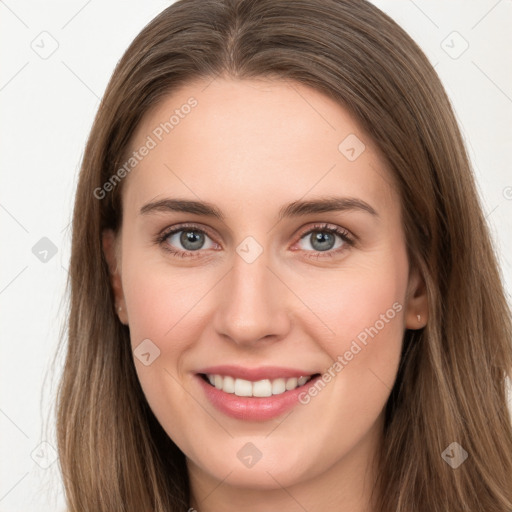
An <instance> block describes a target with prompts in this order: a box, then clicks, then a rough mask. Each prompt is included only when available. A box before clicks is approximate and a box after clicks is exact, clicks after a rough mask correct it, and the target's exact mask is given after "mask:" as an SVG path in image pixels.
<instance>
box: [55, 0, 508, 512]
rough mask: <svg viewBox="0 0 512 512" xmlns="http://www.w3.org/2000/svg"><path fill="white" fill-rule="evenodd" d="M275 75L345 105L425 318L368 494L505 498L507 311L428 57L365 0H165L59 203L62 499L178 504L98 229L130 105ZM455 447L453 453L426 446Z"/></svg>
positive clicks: (463, 502) (111, 217)
mask: <svg viewBox="0 0 512 512" xmlns="http://www.w3.org/2000/svg"><path fill="white" fill-rule="evenodd" d="M219 75H225V76H228V77H232V78H235V79H244V78H254V77H274V78H275V77H277V78H282V79H287V80H292V81H296V82H299V83H302V84H305V85H308V86H310V87H312V88H314V89H316V90H318V91H320V92H322V93H324V94H326V95H328V96H329V97H330V98H332V99H334V100H335V101H337V102H338V103H339V104H341V105H342V106H344V107H345V108H346V109H348V111H349V112H350V113H351V114H352V115H353V116H354V117H355V118H356V119H357V120H358V122H359V123H361V125H362V127H363V128H364V129H365V130H366V131H367V133H368V134H369V135H370V136H371V137H372V138H373V140H374V142H375V143H376V144H377V146H378V147H379V149H380V150H381V152H382V155H383V157H384V158H386V159H387V161H388V163H389V166H390V168H391V169H392V171H393V173H394V177H395V179H396V184H397V187H398V191H399V194H400V197H401V203H402V217H403V228H404V231H405V234H406V240H407V248H408V254H409V258H410V263H411V265H413V266H416V267H417V268H418V269H419V270H420V271H421V273H422V275H423V277H424V280H425V284H426V288H427V293H428V300H429V320H428V325H427V326H426V327H425V328H424V329H422V330H419V331H409V330H406V331H405V335H404V340H403V353H402V359H401V364H400V369H399V372H398V377H397V380H396V383H395V385H394V388H393V390H392V392H391V395H390V398H389V400H388V403H387V406H386V421H385V429H384V438H383V439H384V442H383V445H382V452H381V453H380V454H379V461H380V468H379V475H380V476H379V481H378V486H377V487H376V492H377V494H378V500H377V501H378V510H379V512H391V511H392V512H413V511H423V510H424V511H429V512H437V511H439V512H441V511H442V512H446V511H448V510H449V511H450V512H453V511H462V510H467V511H474V512H476V511H485V512H494V511H495V512H509V511H510V510H512V478H511V475H512V427H511V421H510V417H509V414H508V410H507V404H506V382H507V380H506V379H507V376H510V371H511V369H512V346H511V340H512V321H511V314H510V309H509V307H508V305H507V302H506V299H505V295H504V291H503V288H502V281H501V276H500V273H499V267H498V264H497V258H496V256H495V253H494V252H493V248H492V245H491V241H490V236H489V233H488V228H487V226H486V223H485V219H484V216H483V214H482V208H481V205H480V202H479V198H478V195H477V192H476V188H475V183H474V178H473V175H472V172H471V168H470V163H469V161H468V157H467V153H466V150H465V147H464V143H463V140H462V138H461V134H460V131H459V128H458V126H457V123H456V120H455V116H454V114H453V111H452V108H451V106H450V102H449V100H448V98H447V95H446V93H445V91H444V89H443V87H442V85H441V82H440V80H439V78H438V76H437V75H436V73H435V71H434V69H433V68H432V66H431V65H430V63H429V61H428V60H427V58H426V57H425V55H424V54H423V53H422V51H421V50H420V49H419V47H418V46H417V45H416V44H415V43H414V42H413V41H412V39H411V38H410V37H409V36H408V35H407V34H406V33H405V32H404V30H402V29H401V28H400V27H399V26H398V25H397V24H396V23H395V22H394V21H393V20H392V19H390V18H389V17H388V16H386V15H385V14H384V13H382V12H381V11H380V10H379V9H377V8H376V7H374V6H373V5H372V4H370V3H369V2H367V1H365V0H358V1H354V0H294V1H293V2H290V1H285V0H240V1H236V0H180V1H178V2H176V3H175V4H173V5H171V6H170V7H168V8H167V9H165V10H164V11H163V12H162V13H161V14H160V15H158V16H157V17H156V18H155V19H154V20H153V21H152V22H151V23H149V24H148V25H147V26H146V27H145V28H144V29H143V30H142V32H141V33H140V34H139V35H138V36H137V38H136V39H135V40H134V41H133V43H132V44H131V45H130V47H129V48H128V50H127V51H126V53H125V54H124V56H123V57H122V59H121V60H120V62H119V63H118V65H117V67H116V69H115V71H114V73H113V75H112V78H111V80H110V83H109V85H108V87H107V90H106V92H105V95H104V97H103V100H102V103H101V105H100V107H99V110H98V113H97V115H96V119H95V121H94V125H93V127H92V130H91V133H90V137H89V140H88V143H87V147H86V150H85V153H84V157H83V162H82V167H81V171H80V178H79V183H78V189H77V192H76V201H75V208H74V218H73V239H72V255H71V264H70V270H69V285H70V296H71V300H70V311H69V322H68V325H67V331H68V332H67V340H66V359H65V367H64V372H63V376H62V380H61V383H60V388H59V395H58V403H57V436H58V451H59V456H60V464H61V469H62V473H63V478H64V486H65V490H66V498H67V503H68V507H69V510H70V511H71V512H86V511H91V512H93V511H94V512H101V511H105V512H106V511H108V512H111V511H121V510H123V511H137V512H141V511H150V510H151V511H156V512H164V511H166V512H170V511H175V510H185V509H187V508H188V503H189V501H188V500H189V488H188V478H187V472H186V467H185V458H184V455H183V454H182V452H181V451H180V450H179V449H178V448H177V447H176V445H175V444H174V443H173V442H172V440H171V439H169V437H168V436H167V434H166V433H165V432H164V430H163V429H162V427H161V426H160V425H159V423H158V421H157V420H156V418H155V417H154V415H153V414H152V412H151V410H150V408H149V406H148V404H147V402H146V399H145V397H144V394H143V392H142V389H141V387H140V385H139V382H138V379H137V375H136V372H135V367H134V363H133V358H132V353H131V347H130V341H129V331H128V328H127V327H125V326H123V325H122V324H121V323H120V322H119V321H118V319H117V317H116V315H115V311H114V306H113V295H112V290H111V288H110V284H109V270H108V266H107V264H106V261H105V259H104V256H103V253H102V244H101V234H102V231H103V230H104V229H106V228H112V229H114V230H117V229H118V228H119V226H120V224H121V199H120V198H121V196H120V192H121V189H122V182H121V183H119V185H118V186H115V187H113V190H112V191H110V192H109V193H108V194H106V196H105V197H104V198H103V199H97V198H96V197H95V195H94V190H97V189H98V188H101V187H102V186H103V184H104V183H106V182H107V181H108V180H109V178H111V177H112V175H113V174H114V173H115V171H116V170H117V169H118V168H119V166H121V165H122V162H123V160H122V158H123V155H124V154H125V152H126V150H127V148H128V145H129V143H130V139H131V136H132V135H133V133H134V130H135V129H136V127H137V126H138V124H139V122H140V121H141V119H142V117H143V116H144V115H145V113H147V112H148V109H150V108H152V107H154V106H155V105H157V104H158V102H159V101H160V100H162V99H163V97H164V96H166V95H168V94H169V93H171V92H172V91H173V90H175V89H176V88H178V87H180V86H182V85H186V84H187V83H190V82H191V81H193V80H196V79H200V78H206V79H211V80H212V79H214V78H215V77H216V76H219ZM452 442H457V443H458V444H459V445H461V446H462V448H463V449H464V450H465V451H466V452H467V453H468V458H467V460H466V461H465V462H464V463H463V464H462V465H460V466H459V467H458V468H457V469H454V468H452V467H451V466H450V465H449V464H447V463H446V462H445V460H443V457H442V452H443V451H444V450H445V449H446V448H447V447H448V446H449V445H450V444H451V443H452Z"/></svg>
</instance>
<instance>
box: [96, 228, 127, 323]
mask: <svg viewBox="0 0 512 512" xmlns="http://www.w3.org/2000/svg"><path fill="white" fill-rule="evenodd" d="M102 246H103V254H104V256H105V259H106V261H107V264H108V268H109V276H110V285H111V286H112V291H113V294H114V300H115V310H116V313H117V316H118V317H119V320H120V321H121V323H123V324H125V325H127V324H128V318H127V315H126V306H125V300H124V293H123V285H122V281H121V272H120V268H121V265H120V255H119V252H118V250H117V237H116V234H115V233H114V231H113V230H112V229H106V230H104V231H103V233H102Z"/></svg>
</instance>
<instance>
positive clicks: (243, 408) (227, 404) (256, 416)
mask: <svg viewBox="0 0 512 512" xmlns="http://www.w3.org/2000/svg"><path fill="white" fill-rule="evenodd" d="M228 368H231V369H232V368H235V367H220V366H219V367H215V368H206V369H204V370H202V371H201V372H200V373H209V374H217V375H230V376H233V377H235V378H237V377H238V378H241V379H242V378H245V379H247V380H252V381H257V380H263V379H265V378H268V379H275V378H279V377H300V376H309V375H311V373H308V372H303V373H300V372H297V371H296V370H288V372H289V373H288V375H286V374H285V373H283V371H282V369H277V370H279V372H280V373H277V374H276V373H275V370H276V368H265V369H263V368H262V369H256V370H248V369H245V370H243V371H242V372H241V371H239V370H242V369H241V368H236V370H237V371H236V372H234V371H233V370H227V369H228ZM242 375H245V377H242ZM249 375H251V377H250V378H249ZM253 375H256V376H255V377H253ZM262 375H263V377H262ZM270 375H271V376H270ZM275 375H277V376H275ZM196 377H197V380H198V382H199V385H200V386H201V387H202V389H203V391H204V393H205V395H206V397H207V398H208V400H209V401H210V402H211V403H212V405H213V406H214V407H215V408H216V409H217V410H219V411H220V412H222V413H224V414H226V415H227V416H230V417H232V418H235V419H238V420H245V421H267V420H270V419H273V418H277V417H278V416H280V415H282V414H284V413H285V412H287V411H289V410H290V409H292V408H293V407H294V406H295V405H297V404H298V403H299V395H300V394H301V393H307V390H308V388H309V387H310V386H313V385H314V384H315V383H316V381H317V380H318V379H319V378H321V376H320V375H318V376H317V377H315V378H313V379H311V380H310V381H309V382H307V383H306V384H304V385H303V386H300V387H298V388H296V389H294V390H292V391H285V392H284V393H281V394H280V395H273V396H269V397H242V396H237V395H235V394H234V393H225V392H224V391H221V390H219V389H217V388H216V387H214V386H212V385H211V384H210V383H208V382H206V381H205V380H204V379H203V378H202V377H201V376H200V375H199V374H197V375H196Z"/></svg>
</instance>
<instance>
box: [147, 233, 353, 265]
mask: <svg viewBox="0 0 512 512" xmlns="http://www.w3.org/2000/svg"><path fill="white" fill-rule="evenodd" d="M156 242H157V243H158V244H159V245H161V246H162V248H163V249H164V250H166V251H168V252H170V253H171V254H173V255H174V256H178V257H181V258H189V257H195V256H198V255H196V254H194V253H199V252H200V251H201V250H202V249H204V250H207V249H218V248H219V247H220V246H219V244H217V243H216V242H214V241H213V240H212V238H211V237H210V236H209V235H208V233H207V231H206V230H204V229H202V228H199V227H198V226H197V225H195V224H191V225H183V224H181V225H179V226H175V227H173V228H170V229H167V230H165V231H163V232H162V233H161V234H160V235H158V236H157V238H156ZM354 242H355V240H354V238H352V236H351V235H350V233H349V232H348V231H347V230H345V229H343V228H340V227H338V226H331V225H329V224H319V225H315V226H313V228H310V229H309V230H308V231H306V232H303V233H302V234H301V237H300V240H299V242H298V244H299V246H300V247H299V249H300V250H303V251H304V252H306V253H313V254H309V255H308V256H307V257H309V258H317V259H318V258H325V257H327V258H330V257H333V256H336V255H338V254H340V253H341V252H344V251H345V250H347V249H348V248H349V247H351V246H353V245H354ZM308 244H310V245H311V247H312V249H308V248H307V247H304V245H306V246H307V245H308ZM292 250H297V249H292Z"/></svg>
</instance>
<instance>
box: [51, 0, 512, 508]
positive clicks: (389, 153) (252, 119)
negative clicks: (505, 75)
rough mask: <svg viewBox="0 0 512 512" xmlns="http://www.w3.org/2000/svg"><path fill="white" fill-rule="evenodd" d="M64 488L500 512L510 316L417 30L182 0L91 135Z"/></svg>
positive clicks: (279, 504)
mask: <svg viewBox="0 0 512 512" xmlns="http://www.w3.org/2000/svg"><path fill="white" fill-rule="evenodd" d="M70 287H71V310H70V316H69V339H68V345H67V359H66V364H65V369H64V375H63V378H62V383H61V388H60V394H59V402H58V440H59V454H60V460H61V465H62V469H63V475H64V483H65V487H66V494H67V500H68V504H69V510H72V511H75V510H76V511H78V510H80V511H85V510H91V511H92V510H94V511H102V510H105V511H107V510H109V511H111V510H134V511H141V510H152V511H171V510H172V511H174V510H187V509H189V508H190V509H196V510H199V511H200V512H203V511H204V512H208V511H217V510H223V511H228V510H235V509H239V508H241V507H244V509H245V510H253V511H263V510H282V511H287V510H309V511H313V510H324V509H325V508H326V507H328V506H330V507H331V508H334V509H336V510H350V511H351V512H362V511H382V512H387V511H399V512H405V511H407V512H410V511H423V510H425V511H446V510H449V511H459V510H461V511H462V510H471V511H483V510H485V511H486V512H490V511H500V512H505V511H510V510H511V509H512V483H511V481H510V474H512V428H511V423H510V417H509V414H508V411H507V406H506V384H507V381H506V379H507V376H509V375H510V369H511V368H512V349H511V343H510V340H511V331H512V328H511V318H510V311H509V309H508V307H507V304H506V300H505V297H504V292H503V289H502V285H501V282H500V275H499V271H498V265H497V261H496V258H495V255H494V252H493V249H492V246H491V242H490V237H489V234H488V231H487V227H486V225H485V222H484V217H483V214H482V209H481V206H480V204H479V200H478V196H477V193H476V189H475V184H474V181H473V177H472V174H471V170H470V165H469V162H468V158H467V155H466V151H465V149H464V145H463V141H462V139H461V136H460V132H459V129H458V127H457V124H456V121H455V118H454V115H453V112H452V109H451V107H450V104H449V101H448V99H447V97H446V94H445V92H444V90H443V88H442V85H441V83H440V81H439V79H438V77H437V75H436V74H435V72H434V70H433V69H432V67H431V65H430V64H429V62H428V60H427V59H426V57H425V56H424V54H423V53H422V52H421V51H420V49H419V48H418V47H417V45H416V44H415V43H414V42H413V41H412V40H411V39H410V38H409V37H408V36H407V35H406V34H405V33H404V31H403V30H402V29H400V28H399V27H398V26H397V24H396V23H394V22H393V21H392V20H391V19H390V18H388V17H387V16H386V15H385V14H383V13H382V12H380V11H379V10H378V9H377V8H375V7H374V6H372V5H371V4H369V3H367V2H365V1H358V2H349V1H343V0H325V1H318V0H309V1H306V0H300V1H297V2H294V3H293V8H291V4H290V3H289V2H285V1H280V0H278V1H270V0H268V1H267V0H259V1H245V0H242V1H229V0H222V1H221V0H214V1H204V0H201V1H199V0H182V1H179V2H177V3H175V4H173V5H172V6H170V7H169V8H167V9H166V10H165V11H163V12H162V13H161V14H160V15H159V16H157V18H155V19H154V20H153V21H152V22H151V23H150V24H149V25H148V26H147V27H145V29H144V30H143V31H142V32H141V33H140V34H139V36H138V37H137V38H136V39H135V41H134V42H133V43H132V45H131V46H130V47H129V48H128V50H127V52H126V53H125V55H124V56H123V58H122V59H121V61H120V62H119V64H118V66H117V68H116V70H115V72H114V74H113V76H112V78H111V80H110V83H109V86H108V88H107V90H106V93H105V96H104V99H103V102H102V104H101V106H100V108H99V111H98V114H97V117H96V120H95V123H94V126H93V128H92V131H91V135H90V138H89V141H88V144H87V148H86V151H85V154H84V159H83V164H82V169H81V174H80V180H79V185H78V190H77V195H76V202H75V210H74V221H73V245H72V257H71V266H70Z"/></svg>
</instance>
